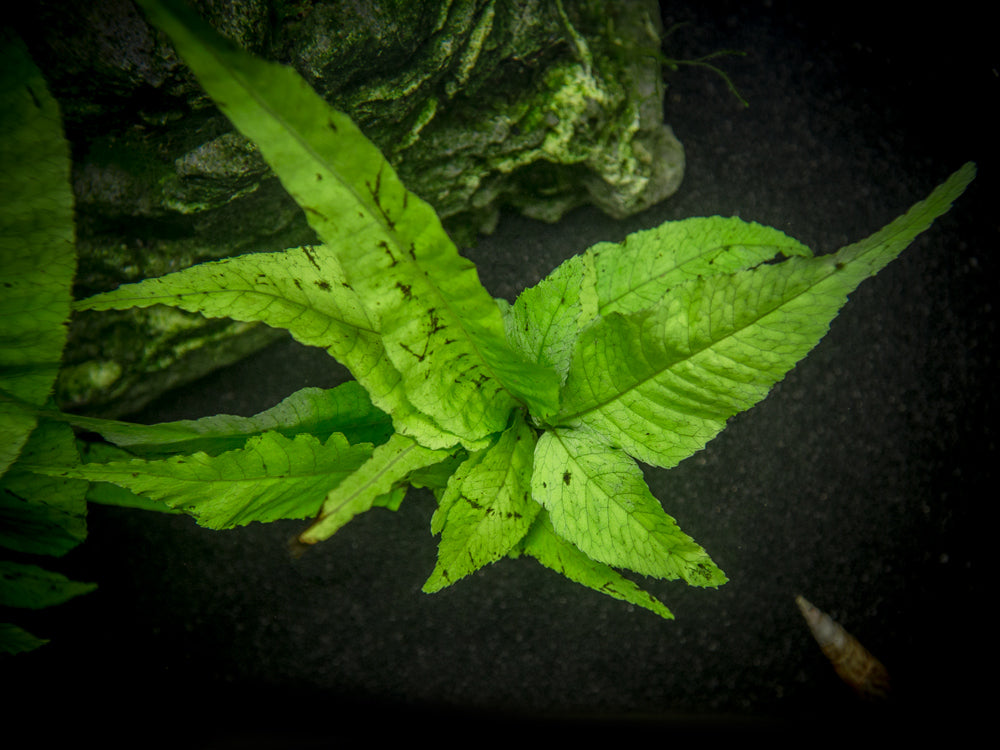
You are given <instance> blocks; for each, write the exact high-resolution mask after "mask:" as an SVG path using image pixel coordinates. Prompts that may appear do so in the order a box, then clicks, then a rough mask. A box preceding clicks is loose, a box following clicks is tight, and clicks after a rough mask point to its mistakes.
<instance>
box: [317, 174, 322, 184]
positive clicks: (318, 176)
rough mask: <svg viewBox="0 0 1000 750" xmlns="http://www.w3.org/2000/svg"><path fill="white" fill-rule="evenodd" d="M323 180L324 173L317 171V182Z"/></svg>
mask: <svg viewBox="0 0 1000 750" xmlns="http://www.w3.org/2000/svg"><path fill="white" fill-rule="evenodd" d="M322 181H323V175H321V174H320V173H319V172H317V173H316V182H322Z"/></svg>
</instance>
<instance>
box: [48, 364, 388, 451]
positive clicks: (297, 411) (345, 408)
mask: <svg viewBox="0 0 1000 750" xmlns="http://www.w3.org/2000/svg"><path fill="white" fill-rule="evenodd" d="M63 418H64V419H65V420H66V421H68V422H70V423H71V424H73V425H74V426H76V427H80V428H82V429H85V430H89V431H91V432H96V433H97V434H99V435H101V436H102V437H103V438H104V439H105V440H109V441H110V442H112V443H114V444H115V445H117V446H119V447H121V448H126V449H127V450H128V451H129V452H130V453H134V454H136V455H140V456H143V457H149V456H151V455H155V454H173V453H195V452H197V451H201V452H204V453H207V454H209V455H210V456H217V455H219V454H220V453H225V452H226V451H230V450H235V449H236V448H240V447H242V446H243V445H244V444H246V441H247V439H248V438H250V437H253V436H254V435H260V434H261V433H264V432H277V433H280V434H281V435H284V436H285V437H287V438H291V437H294V436H295V435H297V434H299V433H302V432H308V433H309V434H311V435H314V436H316V437H318V438H320V439H322V440H325V439H326V438H328V437H329V436H330V435H332V434H333V433H334V432H339V433H341V434H342V435H343V436H344V437H345V438H347V442H349V443H351V444H352V445H353V444H356V443H373V444H380V443H384V442H385V441H386V440H388V439H389V436H390V435H391V434H392V422H391V421H390V420H389V417H388V416H387V415H386V414H385V413H384V412H382V411H381V410H379V409H376V408H375V407H374V406H373V405H372V403H371V400H370V399H369V398H368V394H367V393H366V391H365V390H364V388H362V387H361V385H359V384H358V383H357V382H356V381H353V380H352V381H348V382H347V383H343V384H342V385H339V386H337V387H336V388H331V389H322V388H302V389H301V390H299V391H296V392H295V393H293V394H292V395H291V396H289V397H288V398H286V399H284V400H282V401H281V402H280V403H278V404H277V405H276V406H273V407H271V408H270V409H267V410H265V411H262V412H260V413H259V414H255V415H254V416H252V417H239V416H235V415H232V414H216V415H214V416H210V417H203V418H201V419H195V420H186V419H185V420H179V421H176V422H160V423H158V424H152V425H143V424H134V423H131V422H118V421H114V420H108V419H97V418H93V417H81V416H75V415H63Z"/></svg>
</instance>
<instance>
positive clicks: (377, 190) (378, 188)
mask: <svg viewBox="0 0 1000 750" xmlns="http://www.w3.org/2000/svg"><path fill="white" fill-rule="evenodd" d="M385 164H386V162H385V161H383V162H382V163H381V164H379V167H378V172H377V173H376V175H375V184H374V185H372V184H371V183H370V182H368V181H367V180H366V181H365V185H366V186H367V188H368V192H369V193H371V196H372V200H373V201H374V202H375V208H377V209H378V212H379V213H380V214H382V219H383V221H385V224H386V226H387V227H389V231H390V232H394V231H396V222H394V221H393V220H392V217H391V216H389V212H388V211H387V210H386V209H385V207H384V206H383V205H382V170H383V169H385Z"/></svg>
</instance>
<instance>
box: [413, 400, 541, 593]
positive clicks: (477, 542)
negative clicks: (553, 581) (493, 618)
mask: <svg viewBox="0 0 1000 750" xmlns="http://www.w3.org/2000/svg"><path fill="white" fill-rule="evenodd" d="M534 449H535V434H534V432H533V431H532V429H531V428H530V427H529V426H528V425H527V423H526V422H525V421H524V418H523V416H522V415H521V413H520V412H517V413H516V415H515V418H514V423H513V424H512V425H511V426H510V427H509V428H508V429H507V430H506V432H504V433H503V434H502V435H501V436H500V439H499V440H497V442H496V444H495V445H492V446H490V447H489V448H486V449H485V450H482V451H479V452H478V453H475V454H473V455H472V456H470V457H469V459H468V460H467V461H466V462H465V463H464V464H462V466H461V467H460V468H459V470H458V471H456V472H455V474H454V475H453V476H452V479H451V481H449V483H448V487H447V489H446V490H445V492H444V495H443V497H442V499H441V503H440V507H439V508H438V510H437V511H436V512H435V514H434V518H433V519H432V530H433V531H434V532H435V533H438V532H440V534H441V542H440V544H439V545H438V559H437V565H436V566H435V568H434V571H433V572H432V573H431V576H430V578H428V579H427V582H426V583H425V584H424V589H423V590H424V591H425V592H427V593H432V592H434V591H438V590H440V589H442V588H444V587H445V586H450V585H451V584H452V583H454V582H455V581H457V580H458V579H459V578H462V577H464V576H467V575H468V574H469V573H472V572H474V571H476V570H478V569H479V568H482V567H484V566H486V565H489V564H490V563H492V562H496V561H497V560H499V559H500V558H502V557H504V556H506V555H507V553H508V552H510V551H511V549H513V547H514V545H516V544H517V543H518V542H519V541H520V540H521V538H522V537H523V536H524V535H525V534H526V533H527V531H528V529H529V527H530V526H531V523H532V521H534V519H535V516H536V515H538V512H539V511H540V510H541V506H540V505H539V504H538V503H536V502H535V501H534V500H532V498H531V462H532V455H533V453H534Z"/></svg>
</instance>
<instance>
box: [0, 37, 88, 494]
mask: <svg viewBox="0 0 1000 750" xmlns="http://www.w3.org/2000/svg"><path fill="white" fill-rule="evenodd" d="M0 165H2V169H0V391H3V392H6V393H8V394H10V396H11V397H13V398H14V399H16V400H20V401H24V402H27V403H29V404H33V405H35V406H41V405H42V404H44V403H45V401H46V399H48V397H49V394H50V393H51V391H52V384H53V383H54V382H55V378H56V374H57V373H58V371H59V363H60V359H61V357H62V349H63V345H64V343H65V341H66V321H67V319H68V318H69V312H70V309H69V305H70V299H71V295H70V287H71V285H72V283H73V274H74V273H75V271H76V251H75V244H74V243H75V237H74V228H73V193H72V190H71V189H70V185H69V174H70V158H69V145H68V144H67V143H66V140H65V138H64V137H63V133H62V124H61V120H60V115H59V106H58V104H57V103H56V100H55V99H53V98H52V96H51V95H50V94H49V91H48V88H47V87H46V85H45V79H44V78H43V77H42V74H41V72H40V71H39V70H38V68H37V67H36V66H35V65H34V63H33V62H32V61H31V58H30V56H29V55H28V52H27V49H26V48H25V46H24V44H23V43H22V42H21V40H20V39H18V38H17V37H16V36H14V35H13V33H12V32H11V31H10V30H9V29H7V28H3V29H0ZM35 423H36V420H35V417H34V416H32V415H31V414H29V413H27V412H25V411H23V410H21V409H18V408H16V407H12V406H11V405H10V404H9V403H8V402H6V401H4V400H0V475H2V474H3V473H4V472H5V471H6V470H7V468H8V467H9V466H10V465H11V464H12V463H13V462H14V460H15V459H16V458H17V455H18V453H19V452H20V450H21V448H22V447H23V446H24V443H25V441H26V440H27V438H28V435H29V434H30V432H31V430H32V429H33V428H34V426H35Z"/></svg>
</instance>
